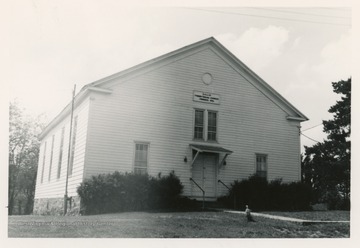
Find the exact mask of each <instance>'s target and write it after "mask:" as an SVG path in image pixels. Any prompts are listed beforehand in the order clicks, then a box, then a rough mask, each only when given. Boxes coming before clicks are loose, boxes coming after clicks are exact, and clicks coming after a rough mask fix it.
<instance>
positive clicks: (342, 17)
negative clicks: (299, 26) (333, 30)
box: [248, 7, 351, 20]
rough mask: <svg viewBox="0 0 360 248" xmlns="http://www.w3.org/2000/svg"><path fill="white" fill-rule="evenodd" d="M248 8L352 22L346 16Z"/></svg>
mask: <svg viewBox="0 0 360 248" xmlns="http://www.w3.org/2000/svg"><path fill="white" fill-rule="evenodd" d="M248 8H249V9H261V10H266V11H274V12H283V13H293V14H299V15H311V16H321V17H331V18H341V19H348V20H351V18H349V17H344V16H333V15H321V14H314V13H304V12H298V11H292V10H279V9H268V8H257V7H248Z"/></svg>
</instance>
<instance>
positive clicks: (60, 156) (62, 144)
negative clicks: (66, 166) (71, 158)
mask: <svg viewBox="0 0 360 248" xmlns="http://www.w3.org/2000/svg"><path fill="white" fill-rule="evenodd" d="M64 134H65V127H63V128H62V130H61V140H60V151H59V162H58V169H57V178H60V173H61V163H62V156H63V149H64Z"/></svg>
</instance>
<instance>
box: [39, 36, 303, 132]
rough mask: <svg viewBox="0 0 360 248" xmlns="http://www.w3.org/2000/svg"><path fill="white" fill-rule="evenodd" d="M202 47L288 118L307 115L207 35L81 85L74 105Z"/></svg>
mask: <svg viewBox="0 0 360 248" xmlns="http://www.w3.org/2000/svg"><path fill="white" fill-rule="evenodd" d="M204 46H210V47H212V48H213V49H214V51H216V53H218V54H219V55H220V56H222V57H224V58H225V59H226V60H227V61H228V62H229V63H231V64H232V65H233V68H234V69H236V70H237V71H238V72H239V73H241V75H242V76H243V77H244V78H245V79H246V80H247V81H248V82H249V83H251V84H253V85H254V86H255V87H256V88H257V89H258V90H260V91H261V92H262V93H263V94H264V95H265V96H267V97H268V98H269V99H270V100H272V101H273V102H274V103H275V104H276V105H277V106H278V107H280V108H281V109H283V110H284V111H285V112H286V113H288V117H287V118H288V119H289V120H297V121H306V120H308V118H307V117H306V116H305V115H304V114H302V113H301V112H300V111H299V110H298V109H296V108H295V107H294V106H293V105H292V104H291V103H290V102H288V101H287V100H286V99H285V98H284V97H283V96H281V95H280V94H279V93H278V92H277V91H276V90H275V89H273V88H272V87H271V86H270V85H269V84H267V83H266V82H265V81H264V80H263V79H262V78H260V77H259V76H258V75H257V74H256V73H255V72H253V71H252V70H251V69H250V68H249V67H247V66H246V65H245V64H244V63H243V62H241V61H240V60H239V59H238V58H237V57H236V56H235V55H234V54H232V53H231V52H230V51H229V50H228V49H227V48H225V47H224V46H223V45H222V44H221V43H220V42H219V41H217V40H216V39H215V38H214V37H210V38H207V39H204V40H201V41H198V42H196V43H193V44H190V45H188V46H185V47H182V48H180V49H177V50H175V51H172V52H169V53H166V54H164V55H161V56H159V57H156V58H154V59H151V60H148V61H146V62H143V63H141V64H138V65H136V66H133V67H130V68H128V69H126V70H123V71H120V72H118V73H115V74H112V75H110V76H108V77H105V78H102V79H100V80H97V81H95V82H92V83H89V84H87V85H85V86H84V87H83V88H82V89H81V90H80V92H79V93H78V94H77V95H76V97H75V107H76V106H77V105H78V104H79V103H80V102H81V101H82V100H84V99H85V97H86V96H87V95H88V93H89V92H91V91H95V92H99V93H105V94H109V93H111V89H107V88H106V85H105V84H106V83H108V82H109V81H112V80H114V79H118V78H122V77H126V76H129V75H131V74H135V73H138V72H141V71H143V70H145V69H146V68H148V67H151V66H155V65H157V64H160V63H164V61H167V60H169V59H172V58H176V57H178V56H180V55H181V54H184V53H191V51H195V50H197V49H200V48H201V47H204ZM70 111H71V102H70V103H69V104H68V105H67V106H66V107H65V108H64V109H63V110H62V111H61V112H60V114H59V115H58V116H57V117H55V118H54V119H53V120H52V121H51V122H50V124H49V125H48V126H47V127H46V128H45V130H44V131H43V132H42V134H41V135H40V138H42V137H44V136H45V135H46V133H48V132H49V131H50V130H51V129H52V128H53V127H54V126H55V125H56V124H57V123H59V122H60V121H61V120H62V119H63V118H64V117H66V116H67V115H68V114H69V113H70Z"/></svg>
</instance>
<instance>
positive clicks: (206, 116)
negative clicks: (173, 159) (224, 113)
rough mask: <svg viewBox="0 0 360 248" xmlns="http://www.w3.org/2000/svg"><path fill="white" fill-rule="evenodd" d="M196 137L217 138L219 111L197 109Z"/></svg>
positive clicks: (208, 139) (206, 139) (199, 138)
mask: <svg viewBox="0 0 360 248" xmlns="http://www.w3.org/2000/svg"><path fill="white" fill-rule="evenodd" d="M194 139H195V140H204V141H216V140H217V112H215V111H210V110H203V109H195V123H194Z"/></svg>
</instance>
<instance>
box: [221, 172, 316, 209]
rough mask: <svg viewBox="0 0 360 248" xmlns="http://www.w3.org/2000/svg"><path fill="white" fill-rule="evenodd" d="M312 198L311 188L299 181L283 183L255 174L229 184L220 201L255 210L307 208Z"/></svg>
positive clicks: (229, 205) (237, 207) (228, 205)
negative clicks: (225, 193)
mask: <svg viewBox="0 0 360 248" xmlns="http://www.w3.org/2000/svg"><path fill="white" fill-rule="evenodd" d="M311 200H312V190H311V188H310V187H309V186H308V185H306V184H303V183H301V182H293V183H283V182H282V180H281V179H276V180H273V181H270V182H267V180H266V179H264V178H261V177H258V176H256V175H253V176H250V177H249V178H248V179H245V180H242V181H238V180H236V181H234V183H232V184H231V188H230V191H229V194H228V195H227V196H226V197H224V198H222V199H221V201H223V203H224V204H225V205H226V206H227V207H233V206H234V202H236V209H242V210H243V209H244V208H245V205H249V206H250V208H251V209H253V210H256V211H264V210H285V211H286V210H287V211H295V210H309V209H310V203H311Z"/></svg>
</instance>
